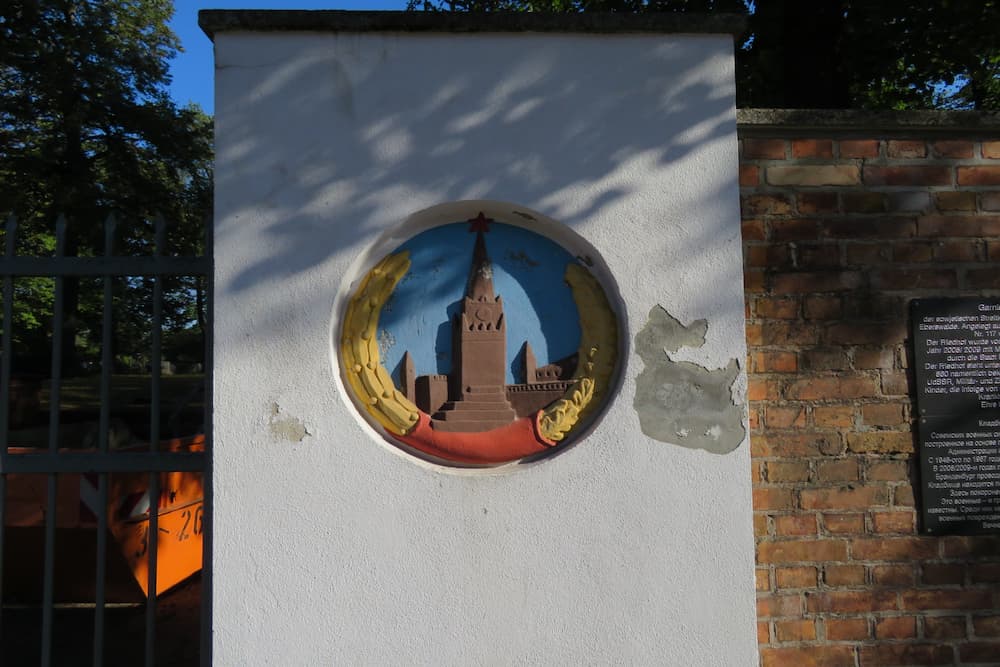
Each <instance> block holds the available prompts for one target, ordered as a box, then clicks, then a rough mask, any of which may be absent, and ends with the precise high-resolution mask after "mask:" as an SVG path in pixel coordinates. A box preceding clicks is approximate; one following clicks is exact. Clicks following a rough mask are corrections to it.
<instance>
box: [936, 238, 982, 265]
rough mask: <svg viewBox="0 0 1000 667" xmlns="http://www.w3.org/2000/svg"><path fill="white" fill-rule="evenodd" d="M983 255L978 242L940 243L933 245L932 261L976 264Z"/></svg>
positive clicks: (980, 243) (980, 244) (980, 242)
mask: <svg viewBox="0 0 1000 667" xmlns="http://www.w3.org/2000/svg"><path fill="white" fill-rule="evenodd" d="M983 254H984V253H983V244H982V241H980V240H975V241H941V242H939V243H936V244H935V245H934V259H937V260H940V261H942V262H978V261H980V260H982V259H983Z"/></svg>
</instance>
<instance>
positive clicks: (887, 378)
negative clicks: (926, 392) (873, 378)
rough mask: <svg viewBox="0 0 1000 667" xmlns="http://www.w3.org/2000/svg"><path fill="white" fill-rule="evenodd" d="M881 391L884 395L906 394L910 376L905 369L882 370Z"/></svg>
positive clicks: (880, 375) (908, 388)
mask: <svg viewBox="0 0 1000 667" xmlns="http://www.w3.org/2000/svg"><path fill="white" fill-rule="evenodd" d="M879 377H880V379H881V381H882V393H883V394H885V395H886V396H907V395H909V393H910V376H909V374H907V373H906V372H905V371H888V370H885V371H882V372H880V373H879Z"/></svg>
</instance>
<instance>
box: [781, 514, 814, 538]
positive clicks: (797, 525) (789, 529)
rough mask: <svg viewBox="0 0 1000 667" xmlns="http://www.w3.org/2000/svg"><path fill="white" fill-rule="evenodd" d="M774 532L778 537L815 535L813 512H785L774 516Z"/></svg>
mask: <svg viewBox="0 0 1000 667" xmlns="http://www.w3.org/2000/svg"><path fill="white" fill-rule="evenodd" d="M774 532H775V534H776V535H778V536H780V537H792V536H800V535H813V536H815V535H816V532H817V531H816V515H815V514H786V515H784V516H776V517H774Z"/></svg>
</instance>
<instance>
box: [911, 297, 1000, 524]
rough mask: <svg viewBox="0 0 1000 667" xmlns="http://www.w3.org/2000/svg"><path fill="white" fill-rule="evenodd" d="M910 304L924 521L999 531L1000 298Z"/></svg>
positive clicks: (919, 301)
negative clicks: (918, 415)
mask: <svg viewBox="0 0 1000 667" xmlns="http://www.w3.org/2000/svg"><path fill="white" fill-rule="evenodd" d="M910 308H911V310H910V314H911V320H910V321H911V323H912V327H913V335H912V339H913V349H914V361H915V364H916V369H915V371H916V382H917V408H918V410H919V413H920V425H919V428H918V437H919V444H920V448H919V455H920V479H921V490H922V493H921V499H922V500H921V525H922V529H923V531H924V532H925V533H930V534H945V533H953V534H955V533H957V534H971V533H991V532H1000V299H986V298H976V297H971V298H959V299H919V300H914V301H913V302H911V304H910Z"/></svg>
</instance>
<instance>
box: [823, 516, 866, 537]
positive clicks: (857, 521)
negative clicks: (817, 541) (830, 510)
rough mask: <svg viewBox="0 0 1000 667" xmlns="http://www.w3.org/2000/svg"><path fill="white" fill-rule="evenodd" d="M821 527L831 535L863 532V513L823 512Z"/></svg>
mask: <svg viewBox="0 0 1000 667" xmlns="http://www.w3.org/2000/svg"><path fill="white" fill-rule="evenodd" d="M823 527H824V528H826V532H828V533H831V534H833V535H860V534H862V533H864V532H865V515H864V514H824V515H823Z"/></svg>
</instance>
